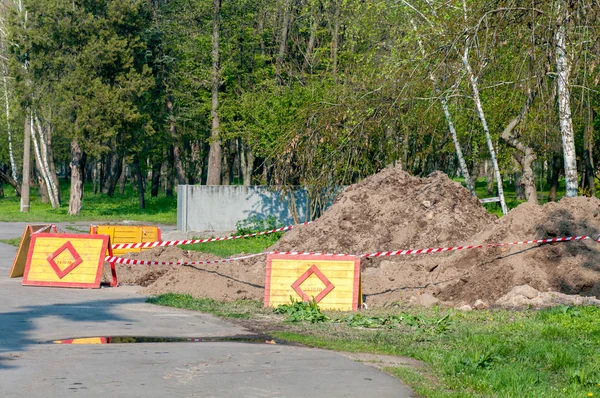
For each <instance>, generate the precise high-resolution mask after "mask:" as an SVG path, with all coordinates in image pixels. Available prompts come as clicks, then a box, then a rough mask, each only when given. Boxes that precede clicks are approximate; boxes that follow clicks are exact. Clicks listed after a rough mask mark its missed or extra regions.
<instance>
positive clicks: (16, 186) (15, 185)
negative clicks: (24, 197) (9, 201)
mask: <svg viewBox="0 0 600 398" xmlns="http://www.w3.org/2000/svg"><path fill="white" fill-rule="evenodd" d="M0 180H3V181H6V182H7V183H8V184H9V185H10V186H11V187H13V188H14V189H15V192H16V194H17V196H21V193H20V192H19V183H18V182H17V181H15V180H14V179H13V178H12V177H11V176H10V175H8V174H6V173H5V172H3V171H2V170H0Z"/></svg>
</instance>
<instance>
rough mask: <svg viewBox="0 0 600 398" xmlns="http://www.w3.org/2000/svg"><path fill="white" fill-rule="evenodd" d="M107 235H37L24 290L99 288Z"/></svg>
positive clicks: (29, 258)
mask: <svg viewBox="0 0 600 398" xmlns="http://www.w3.org/2000/svg"><path fill="white" fill-rule="evenodd" d="M109 244H110V237H109V236H108V235H75V234H35V235H33V236H32V238H31V245H30V248H29V253H28V255H27V264H26V266H25V275H24V276H23V285H24V286H58V287H81V288H96V289H97V288H99V287H100V281H101V279H102V268H103V265H104V254H105V253H106V250H107V249H108V247H109Z"/></svg>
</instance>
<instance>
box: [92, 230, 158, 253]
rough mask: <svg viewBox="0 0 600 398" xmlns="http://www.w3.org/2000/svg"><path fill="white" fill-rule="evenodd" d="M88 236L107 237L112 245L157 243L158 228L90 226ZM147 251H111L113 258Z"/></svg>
mask: <svg viewBox="0 0 600 398" xmlns="http://www.w3.org/2000/svg"><path fill="white" fill-rule="evenodd" d="M90 234H101V235H109V236H110V241H111V242H112V244H113V245H118V244H121V243H144V242H159V241H161V240H162V238H161V233H160V228H159V227H156V226H148V225H143V226H140V225H90ZM142 250H149V249H141V248H137V249H113V254H112V255H114V256H120V255H122V254H125V253H132V252H141V251H142Z"/></svg>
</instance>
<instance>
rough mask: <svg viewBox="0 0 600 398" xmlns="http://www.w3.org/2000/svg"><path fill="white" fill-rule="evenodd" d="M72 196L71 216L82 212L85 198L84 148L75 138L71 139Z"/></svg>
mask: <svg viewBox="0 0 600 398" xmlns="http://www.w3.org/2000/svg"><path fill="white" fill-rule="evenodd" d="M70 166H71V197H70V198H69V211H68V214H69V215H70V216H75V215H78V214H79V213H80V212H81V199H82V198H83V172H84V166H85V165H84V162H83V150H82V149H81V147H80V146H79V142H77V139H76V138H74V139H73V140H72V141H71V165H70Z"/></svg>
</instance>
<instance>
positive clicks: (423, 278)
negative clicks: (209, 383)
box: [117, 168, 600, 308]
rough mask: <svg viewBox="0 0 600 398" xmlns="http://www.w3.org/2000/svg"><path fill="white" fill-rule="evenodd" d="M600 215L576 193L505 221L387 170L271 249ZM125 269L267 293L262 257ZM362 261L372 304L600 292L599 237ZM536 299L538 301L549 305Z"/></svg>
mask: <svg viewBox="0 0 600 398" xmlns="http://www.w3.org/2000/svg"><path fill="white" fill-rule="evenodd" d="M599 214H600V200H598V199H596V198H586V197H577V198H570V199H563V200H561V201H560V202H559V203H548V204H546V205H544V206H534V205H530V204H522V205H520V206H518V207H517V208H515V209H513V210H511V211H510V212H509V214H508V215H506V216H505V217H502V218H501V219H497V218H496V217H495V216H492V215H490V214H489V213H488V212H487V211H486V210H485V209H484V208H483V207H482V206H481V205H480V203H479V201H478V200H477V199H476V198H474V197H473V196H471V194H470V193H469V191H468V190H467V189H465V188H464V187H462V186H461V185H460V184H458V183H455V182H453V181H452V180H450V179H449V178H448V177H447V176H446V175H445V174H443V173H440V172H436V173H433V174H431V175H430V176H428V177H427V178H417V177H413V176H410V175H409V174H407V173H405V172H403V171H401V170H399V169H396V168H389V169H385V170H383V171H381V172H380V173H378V174H375V175H373V176H370V177H368V178H366V179H365V180H363V181H362V182H360V183H358V184H355V185H352V186H350V187H348V188H347V189H346V190H345V191H344V192H342V194H340V196H339V197H338V198H337V199H336V201H335V202H334V204H333V205H332V206H331V207H330V208H329V209H328V210H327V211H326V212H325V213H324V214H323V216H322V217H321V218H319V219H318V220H317V221H316V222H314V223H312V224H309V225H306V226H300V227H296V228H294V229H293V230H291V231H290V232H287V233H286V234H285V235H284V236H283V237H282V238H281V240H280V241H279V242H277V243H276V244H275V245H274V246H273V247H272V248H271V250H274V251H287V250H293V251H322V252H335V253H349V254H357V255H359V254H363V253H370V252H375V251H385V250H400V249H418V248H427V247H450V246H457V245H468V244H485V243H500V242H512V241H519V240H528V239H535V238H548V237H560V236H575V235H589V236H591V235H596V236H597V234H598V233H599V232H600V217H599ZM129 256H130V257H135V258H140V259H149V260H157V261H193V260H195V261H201V260H204V261H206V260H209V261H210V260H214V259H217V257H215V256H212V255H209V254H204V253H199V252H193V251H184V250H181V249H179V248H176V247H171V248H165V249H163V248H157V249H153V250H149V251H145V252H142V253H139V254H130V255H129ZM117 267H118V268H117V270H118V276H119V280H120V282H121V283H135V284H139V285H141V286H147V287H146V288H145V289H144V290H143V291H144V292H145V293H147V294H160V293H165V292H178V293H189V294H192V295H194V296H202V297H212V298H215V299H220V300H235V299H240V298H249V299H262V298H263V294H264V293H263V292H264V282H265V281H264V279H265V271H264V269H265V257H264V256H261V257H257V258H255V259H249V260H243V261H237V262H231V263H224V264H212V265H198V266H194V267H190V266H182V267H167V268H165V267H162V266H160V267H159V266H119V265H117ZM361 268H362V283H363V293H364V295H365V299H366V302H367V304H368V305H370V306H384V305H389V304H393V303H394V302H399V301H404V302H412V303H415V304H424V305H431V304H435V303H438V302H439V303H440V304H442V305H450V306H456V307H465V306H470V307H476V308H485V307H487V306H489V305H495V304H498V305H508V304H505V303H504V302H503V301H502V300H500V301H499V302H498V303H496V300H498V299H500V298H501V297H502V296H504V295H506V294H507V293H509V292H510V291H511V290H512V289H513V288H514V287H515V286H520V285H530V287H532V288H534V289H537V290H538V291H540V292H547V291H556V292H560V293H563V294H570V295H583V296H600V244H598V243H596V242H594V241H593V240H588V241H584V242H566V243H554V244H544V245H537V244H530V245H515V246H507V247H496V248H490V249H474V250H464V251H458V252H452V253H438V254H422V255H412V256H395V257H384V258H370V259H365V260H363V261H362V263H361ZM540 297H545V296H544V295H541V296H540ZM561 297H562V296H561ZM477 300H479V301H477ZM536 300H537V301H536V302H535V303H534V304H535V305H536V306H543V305H544V301H543V300H541V299H539V298H538V299H536ZM476 302H477V305H476ZM551 304H555V303H549V305H551Z"/></svg>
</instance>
